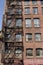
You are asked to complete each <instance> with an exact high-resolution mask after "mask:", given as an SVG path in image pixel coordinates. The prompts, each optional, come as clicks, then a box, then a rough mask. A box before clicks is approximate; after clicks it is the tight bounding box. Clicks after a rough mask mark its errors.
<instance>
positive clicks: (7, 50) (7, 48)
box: [5, 42, 10, 53]
mask: <svg viewBox="0 0 43 65" xmlns="http://www.w3.org/2000/svg"><path fill="white" fill-rule="evenodd" d="M5 52H6V53H10V49H9V47H8V43H7V42H5Z"/></svg>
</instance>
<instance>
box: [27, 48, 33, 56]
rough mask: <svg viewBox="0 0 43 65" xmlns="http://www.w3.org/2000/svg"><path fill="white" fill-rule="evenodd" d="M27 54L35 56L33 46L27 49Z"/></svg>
mask: <svg viewBox="0 0 43 65" xmlns="http://www.w3.org/2000/svg"><path fill="white" fill-rule="evenodd" d="M26 56H33V49H32V48H27V49H26Z"/></svg>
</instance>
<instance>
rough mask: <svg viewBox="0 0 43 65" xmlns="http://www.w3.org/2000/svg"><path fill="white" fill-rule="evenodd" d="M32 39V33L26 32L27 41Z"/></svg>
mask: <svg viewBox="0 0 43 65" xmlns="http://www.w3.org/2000/svg"><path fill="white" fill-rule="evenodd" d="M29 40H32V33H27V34H26V41H29Z"/></svg>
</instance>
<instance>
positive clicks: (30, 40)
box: [25, 33, 32, 42]
mask: <svg viewBox="0 0 43 65" xmlns="http://www.w3.org/2000/svg"><path fill="white" fill-rule="evenodd" d="M28 34H30V35H31V37H32V33H26V35H28ZM25 37H26V36H25ZM27 40H28V39H26V42H29V41H32V38H31V39H29V40H28V41H27Z"/></svg>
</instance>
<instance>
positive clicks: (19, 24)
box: [16, 19, 22, 27]
mask: <svg viewBox="0 0 43 65" xmlns="http://www.w3.org/2000/svg"><path fill="white" fill-rule="evenodd" d="M16 26H17V27H21V26H22V19H16Z"/></svg>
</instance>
